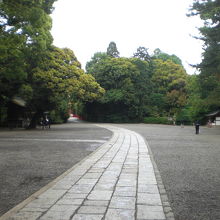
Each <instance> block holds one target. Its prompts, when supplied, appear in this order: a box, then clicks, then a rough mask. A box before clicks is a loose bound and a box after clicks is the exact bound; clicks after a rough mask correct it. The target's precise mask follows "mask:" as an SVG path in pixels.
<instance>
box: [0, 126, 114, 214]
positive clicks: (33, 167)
mask: <svg viewBox="0 0 220 220" xmlns="http://www.w3.org/2000/svg"><path fill="white" fill-rule="evenodd" d="M111 136H112V133H111V132H110V131H108V130H105V129H102V128H99V127H96V126H94V125H92V124H87V123H69V124H64V125H56V126H52V127H51V129H50V130H41V129H38V130H31V131H28V130H13V131H6V130H5V131H0V174H1V175H0V198H1V199H0V216H1V215H2V214H4V213H5V212H7V211H8V210H9V209H11V208H13V207H14V206H15V205H17V204H18V203H20V202H21V201H23V200H24V199H26V198H27V197H29V196H30V195H31V194H33V193H34V192H36V191H37V190H39V189H40V188H42V187H43V186H45V185H46V184H47V183H49V182H51V181H52V180H53V179H55V178H56V177H57V176H59V175H61V174H62V173H63V172H65V171H66V170H67V169H69V168H71V167H72V166H73V165H74V164H76V163H77V162H79V161H81V160H82V159H83V158H85V157H86V156H87V155H88V154H90V153H91V152H93V151H94V150H95V149H97V148H98V147H99V146H100V145H102V144H103V142H105V141H107V140H108V139H109V138H111ZM75 139H77V140H78V141H75ZM80 140H87V141H83V142H80ZM98 141H99V142H98Z"/></svg>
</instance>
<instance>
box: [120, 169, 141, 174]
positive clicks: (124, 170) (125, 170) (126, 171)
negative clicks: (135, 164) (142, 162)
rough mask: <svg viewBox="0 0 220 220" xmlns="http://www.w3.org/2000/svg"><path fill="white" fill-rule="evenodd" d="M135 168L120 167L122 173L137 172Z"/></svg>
mask: <svg viewBox="0 0 220 220" xmlns="http://www.w3.org/2000/svg"><path fill="white" fill-rule="evenodd" d="M137 172H138V171H137V169H136V168H133V169H130V168H126V169H125V168H123V169H122V173H134V174H137Z"/></svg>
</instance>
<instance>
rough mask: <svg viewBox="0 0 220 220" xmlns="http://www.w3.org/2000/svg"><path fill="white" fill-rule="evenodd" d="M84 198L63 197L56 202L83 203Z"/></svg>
mask: <svg viewBox="0 0 220 220" xmlns="http://www.w3.org/2000/svg"><path fill="white" fill-rule="evenodd" d="M83 201H84V199H72V198H65V197H64V198H62V199H60V200H59V201H58V202H57V203H56V204H57V205H81V204H82V203H83Z"/></svg>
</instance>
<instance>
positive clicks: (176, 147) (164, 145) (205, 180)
mask: <svg viewBox="0 0 220 220" xmlns="http://www.w3.org/2000/svg"><path fill="white" fill-rule="evenodd" d="M119 126H121V127H125V128H127V129H130V130H134V131H136V132H138V133H140V134H141V135H142V136H144V137H145V138H146V140H147V142H148V143H149V145H150V148H151V150H152V153H153V156H154V159H155V161H156V164H157V166H158V169H159V171H160V174H161V177H162V180H163V183H164V186H165V188H166V191H167V194H168V198H169V202H170V205H171V207H172V209H173V212H174V215H175V219H176V220H220V127H215V128H206V127H201V129H200V131H201V133H200V134H199V135H195V129H194V127H192V126H185V127H184V128H181V127H180V126H166V125H144V124H124V125H119Z"/></svg>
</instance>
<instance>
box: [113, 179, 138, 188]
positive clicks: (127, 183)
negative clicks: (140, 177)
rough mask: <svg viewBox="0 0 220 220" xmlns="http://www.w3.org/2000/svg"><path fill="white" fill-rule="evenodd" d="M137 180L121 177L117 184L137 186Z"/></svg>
mask: <svg viewBox="0 0 220 220" xmlns="http://www.w3.org/2000/svg"><path fill="white" fill-rule="evenodd" d="M136 184H137V181H136V180H129V179H119V181H118V183H117V186H134V187H135V186H136Z"/></svg>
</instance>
